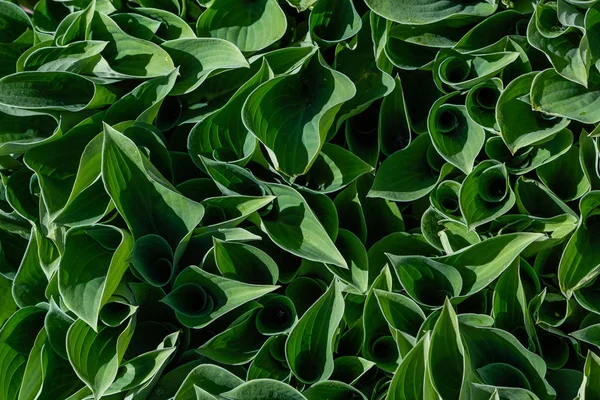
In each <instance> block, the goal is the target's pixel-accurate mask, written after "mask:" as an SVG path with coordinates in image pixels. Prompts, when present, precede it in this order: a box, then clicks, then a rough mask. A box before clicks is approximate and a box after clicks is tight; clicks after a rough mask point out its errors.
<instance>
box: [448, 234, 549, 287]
mask: <svg viewBox="0 0 600 400" xmlns="http://www.w3.org/2000/svg"><path fill="white" fill-rule="evenodd" d="M543 236H544V235H543V234H541V233H510V234H505V235H499V236H496V237H493V238H490V239H487V240H484V241H482V242H479V243H476V244H474V245H471V246H469V247H466V248H464V249H462V250H460V251H457V252H456V253H454V254H451V255H447V256H443V257H438V258H436V261H439V262H441V263H444V264H447V265H450V266H452V267H454V268H456V269H457V270H458V272H459V273H460V274H461V276H462V278H463V286H462V291H461V295H463V296H469V295H472V294H473V293H476V292H478V291H480V290H481V289H483V288H484V287H486V286H488V285H489V284H490V283H491V282H492V281H493V280H494V279H496V278H497V277H498V276H500V274H502V272H503V271H504V270H505V269H506V268H508V266H509V265H510V264H511V263H512V262H513V260H514V259H515V258H517V257H518V256H519V254H520V253H521V252H522V251H523V250H524V249H525V248H526V247H527V246H528V245H530V244H531V243H533V242H534V241H536V240H538V239H540V238H541V237H543Z"/></svg>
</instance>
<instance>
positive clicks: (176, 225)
mask: <svg viewBox="0 0 600 400" xmlns="http://www.w3.org/2000/svg"><path fill="white" fill-rule="evenodd" d="M102 180H103V182H104V185H105V187H106V191H107V192H108V194H109V195H110V196H111V198H112V200H113V202H114V203H115V206H116V208H117V209H118V210H119V213H120V214H121V215H122V216H123V218H124V219H125V221H126V222H127V224H128V226H129V227H130V229H131V233H132V234H133V236H134V238H136V239H137V238H139V237H141V236H144V235H147V234H162V235H164V236H163V237H164V238H165V239H166V240H167V242H168V243H169V244H170V245H171V247H173V248H174V247H175V246H176V245H177V244H178V243H179V241H180V240H181V239H182V238H183V237H184V236H185V235H186V234H187V233H188V232H189V231H191V230H192V229H193V228H194V227H195V226H196V225H197V224H198V223H199V222H200V219H201V218H202V216H203V214H204V207H202V205H201V204H199V203H196V202H194V201H192V200H190V199H188V198H186V197H184V196H182V195H181V194H179V193H178V192H177V191H176V190H175V189H174V188H173V187H172V186H171V185H170V184H169V183H168V182H166V181H165V180H164V178H163V177H162V176H160V173H159V172H158V171H156V170H155V168H153V166H152V164H150V163H148V161H147V159H145V158H144V156H143V155H142V153H140V151H139V149H138V148H137V147H136V146H135V144H134V143H133V142H132V141H131V140H130V139H128V138H127V137H125V136H124V135H123V134H121V133H120V132H118V131H117V130H115V129H113V128H111V127H110V126H108V125H105V126H104V142H103V146H102ZM159 227H160V228H159ZM163 227H168V228H167V229H168V230H167V231H164V230H163V229H162V228H163Z"/></svg>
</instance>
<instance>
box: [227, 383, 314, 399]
mask: <svg viewBox="0 0 600 400" xmlns="http://www.w3.org/2000/svg"><path fill="white" fill-rule="evenodd" d="M223 397H224V398H226V399H230V400H307V399H306V397H304V396H303V395H302V394H301V393H300V392H299V391H297V390H296V389H294V388H293V387H291V386H290V385H288V384H285V383H283V382H279V381H275V380H273V379H255V380H252V381H249V382H245V383H243V384H241V385H239V386H238V387H236V388H235V389H233V390H230V391H229V392H226V393H223Z"/></svg>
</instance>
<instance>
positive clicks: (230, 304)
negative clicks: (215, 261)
mask: <svg viewBox="0 0 600 400" xmlns="http://www.w3.org/2000/svg"><path fill="white" fill-rule="evenodd" d="M277 288H278V286H271V285H251V284H247V283H242V282H238V281H234V280H231V279H227V278H223V277H221V276H218V275H213V274H211V273H208V272H205V271H203V270H201V269H200V268H198V267H195V266H193V265H191V266H189V267H187V268H186V269H184V270H183V271H182V272H181V273H180V274H179V275H178V276H177V278H175V282H174V284H173V290H172V291H171V292H170V293H169V294H168V295H167V296H166V297H165V298H163V299H162V300H161V301H162V302H164V303H165V304H167V305H168V306H170V307H171V308H173V309H174V310H175V313H176V314H177V318H178V319H179V321H180V322H181V323H182V324H183V325H184V326H187V327H193V328H196V329H200V328H202V327H204V326H207V325H208V324H210V323H212V322H213V321H214V320H215V319H217V318H219V317H220V316H222V315H224V314H225V313H227V312H229V311H231V310H233V309H235V308H237V307H239V306H241V305H243V304H245V303H247V302H249V301H251V300H254V299H256V298H258V297H260V296H262V295H265V294H267V293H269V292H272V291H273V290H275V289H277Z"/></svg>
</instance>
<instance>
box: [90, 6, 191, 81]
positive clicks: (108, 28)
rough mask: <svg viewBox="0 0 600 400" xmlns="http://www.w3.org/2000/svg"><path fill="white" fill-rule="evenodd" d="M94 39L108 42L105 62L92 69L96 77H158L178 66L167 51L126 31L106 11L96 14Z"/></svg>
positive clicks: (93, 29)
mask: <svg viewBox="0 0 600 400" xmlns="http://www.w3.org/2000/svg"><path fill="white" fill-rule="evenodd" d="M90 39H93V40H102V41H105V42H108V44H107V45H106V48H105V49H104V51H102V57H103V59H104V63H105V65H103V64H102V62H100V63H98V64H96V65H95V66H94V68H93V69H92V73H93V74H94V75H96V76H99V77H105V78H112V77H116V78H121V77H134V78H155V77H158V76H164V75H167V74H169V73H170V72H172V71H173V70H174V69H175V65H174V64H173V60H172V59H171V57H169V54H168V53H167V52H166V51H165V50H163V49H161V48H160V47H159V46H157V45H156V44H154V43H152V42H148V41H146V40H142V39H138V38H136V37H133V36H130V35H127V34H125V32H123V31H122V30H121V28H119V26H118V25H117V24H116V23H115V21H113V20H112V19H111V18H110V17H109V16H107V15H105V14H103V13H99V12H96V13H94V18H93V20H92V24H91V37H90ZM181 71H182V72H183V70H181Z"/></svg>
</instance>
